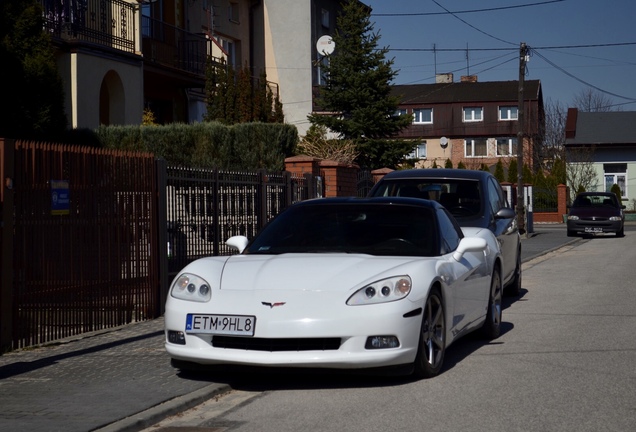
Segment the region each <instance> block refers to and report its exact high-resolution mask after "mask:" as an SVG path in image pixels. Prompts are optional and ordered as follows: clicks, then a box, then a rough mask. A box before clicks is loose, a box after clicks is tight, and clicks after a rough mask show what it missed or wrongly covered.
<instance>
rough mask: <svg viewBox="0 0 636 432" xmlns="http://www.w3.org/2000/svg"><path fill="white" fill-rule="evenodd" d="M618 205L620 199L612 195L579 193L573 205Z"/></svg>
mask: <svg viewBox="0 0 636 432" xmlns="http://www.w3.org/2000/svg"><path fill="white" fill-rule="evenodd" d="M603 206H608V207H618V201H617V200H616V199H612V196H610V195H579V196H578V197H576V199H575V200H574V204H573V207H603Z"/></svg>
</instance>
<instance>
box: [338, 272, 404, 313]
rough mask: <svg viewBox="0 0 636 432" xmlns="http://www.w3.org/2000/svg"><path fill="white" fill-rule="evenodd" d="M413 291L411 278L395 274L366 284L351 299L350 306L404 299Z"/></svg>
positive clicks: (348, 302)
mask: <svg viewBox="0 0 636 432" xmlns="http://www.w3.org/2000/svg"><path fill="white" fill-rule="evenodd" d="M410 292H411V278H410V277H408V276H395V277H391V278H387V279H382V280H379V281H377V282H373V283H371V284H368V285H365V286H364V287H363V288H360V289H359V290H358V291H356V292H355V293H354V294H353V295H352V296H351V297H349V299H348V300H347V304H348V305H349V306H357V305H366V304H375V303H387V302H392V301H396V300H400V299H403V298H404V297H406V296H407V295H409V293H410Z"/></svg>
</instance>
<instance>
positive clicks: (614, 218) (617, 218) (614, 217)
mask: <svg viewBox="0 0 636 432" xmlns="http://www.w3.org/2000/svg"><path fill="white" fill-rule="evenodd" d="M621 219H622V218H621V217H620V216H612V217H610V219H609V220H611V221H619V220H621Z"/></svg>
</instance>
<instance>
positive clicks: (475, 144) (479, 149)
mask: <svg viewBox="0 0 636 432" xmlns="http://www.w3.org/2000/svg"><path fill="white" fill-rule="evenodd" d="M464 155H465V156H466V157H481V156H488V140H487V139H486V138H470V139H466V140H464Z"/></svg>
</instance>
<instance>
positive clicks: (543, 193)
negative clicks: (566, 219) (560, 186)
mask: <svg viewBox="0 0 636 432" xmlns="http://www.w3.org/2000/svg"><path fill="white" fill-rule="evenodd" d="M558 208H559V197H558V192H557V190H556V189H546V188H538V187H534V188H533V189H532V211H533V212H535V213H550V212H556V211H558Z"/></svg>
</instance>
